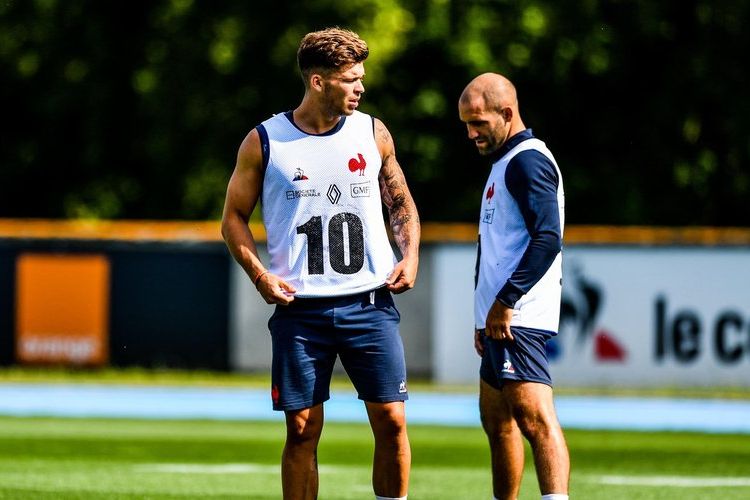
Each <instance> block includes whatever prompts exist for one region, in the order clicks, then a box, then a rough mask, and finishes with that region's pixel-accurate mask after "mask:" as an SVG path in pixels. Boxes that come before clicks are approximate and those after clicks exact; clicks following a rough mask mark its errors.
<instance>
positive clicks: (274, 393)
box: [271, 384, 279, 404]
mask: <svg viewBox="0 0 750 500" xmlns="http://www.w3.org/2000/svg"><path fill="white" fill-rule="evenodd" d="M271 399H272V400H273V404H278V403H279V386H277V385H276V384H274V385H273V387H271Z"/></svg>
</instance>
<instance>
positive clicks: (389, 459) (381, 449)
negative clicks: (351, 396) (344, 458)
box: [365, 401, 411, 498]
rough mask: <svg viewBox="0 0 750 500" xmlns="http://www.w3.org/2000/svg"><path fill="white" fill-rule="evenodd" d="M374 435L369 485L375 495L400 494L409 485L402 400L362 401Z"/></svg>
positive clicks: (396, 495) (408, 457) (409, 466)
mask: <svg viewBox="0 0 750 500" xmlns="http://www.w3.org/2000/svg"><path fill="white" fill-rule="evenodd" d="M365 405H366V406H367V416H368V417H369V418H370V427H372V433H373V435H374V436H375V456H374V458H373V463H372V487H373V490H374V491H375V494H376V495H377V496H381V497H389V498H401V497H404V496H406V494H407V491H408V489H409V470H410V469H411V447H410V446H409V437H408V436H407V433H406V414H405V410H404V402H403V401H394V402H392V403H370V402H367V403H365Z"/></svg>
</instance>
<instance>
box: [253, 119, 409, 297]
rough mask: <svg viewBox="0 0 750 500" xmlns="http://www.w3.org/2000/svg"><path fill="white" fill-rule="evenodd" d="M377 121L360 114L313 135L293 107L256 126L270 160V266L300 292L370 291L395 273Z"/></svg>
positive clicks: (266, 191) (266, 205)
mask: <svg viewBox="0 0 750 500" xmlns="http://www.w3.org/2000/svg"><path fill="white" fill-rule="evenodd" d="M373 125H374V124H373V119H372V117H371V116H369V115H366V114H364V113H360V112H358V111H355V112H354V114H352V115H351V116H346V117H342V118H341V121H340V122H339V124H338V125H337V126H336V127H335V128H334V129H332V130H331V131H329V132H327V133H325V134H321V135H311V134H307V133H305V132H303V131H301V130H300V129H299V128H297V127H296V126H295V125H294V123H293V122H292V113H291V112H288V113H285V114H278V115H275V116H273V117H272V118H270V119H268V120H266V121H264V122H263V123H262V124H261V125H260V126H259V127H258V130H259V132H260V135H261V142H262V144H263V147H264V160H267V166H266V169H265V176H264V180H263V196H262V206H263V222H264V224H265V227H266V233H267V244H268V252H269V254H270V255H271V265H270V270H271V272H272V273H274V274H276V275H278V276H280V277H281V278H282V279H284V280H285V281H287V282H288V283H290V284H291V285H292V286H294V287H295V288H296V289H297V293H296V295H297V296H299V297H330V296H338V295H350V294H353V293H358V292H363V291H368V290H372V289H374V288H377V287H379V286H382V285H383V284H384V283H385V280H386V278H387V277H388V276H389V274H390V273H391V271H392V270H393V266H394V264H395V262H396V259H395V256H394V254H393V249H392V248H391V245H390V242H389V241H388V235H387V233H386V229H385V224H384V222H383V213H382V200H381V198H380V186H379V181H378V174H379V172H380V166H381V163H382V159H381V157H380V152H379V151H378V148H377V144H376V143H375V137H374V130H373ZM266 147H267V149H266Z"/></svg>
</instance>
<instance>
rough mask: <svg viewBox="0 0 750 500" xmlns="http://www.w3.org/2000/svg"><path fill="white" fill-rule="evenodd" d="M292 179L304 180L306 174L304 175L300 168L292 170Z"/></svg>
mask: <svg viewBox="0 0 750 500" xmlns="http://www.w3.org/2000/svg"><path fill="white" fill-rule="evenodd" d="M292 180H293V181H306V180H307V176H306V175H305V173H304V172H303V171H302V169H301V168H298V169H297V170H295V171H294V178H293V179H292Z"/></svg>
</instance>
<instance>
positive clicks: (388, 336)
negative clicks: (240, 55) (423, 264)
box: [222, 28, 420, 499]
mask: <svg viewBox="0 0 750 500" xmlns="http://www.w3.org/2000/svg"><path fill="white" fill-rule="evenodd" d="M368 53H369V51H368V48H367V44H366V43H365V42H364V41H363V40H361V39H360V38H359V36H357V34H356V33H353V32H351V31H347V30H343V29H338V28H331V29H326V30H323V31H318V32H314V33H309V34H307V35H306V36H305V37H304V38H303V39H302V42H301V44H300V46H299V50H298V52H297V60H298V64H299V68H300V71H301V73H302V78H303V80H304V83H305V95H304V97H303V99H302V102H301V104H300V105H299V106H298V107H297V108H295V109H294V110H293V111H288V112H286V113H281V114H278V115H275V116H273V117H272V118H269V119H268V120H266V121H264V122H263V123H262V124H260V125H258V126H257V127H256V128H254V129H253V130H252V131H251V132H250V133H249V134H248V135H247V137H246V138H245V140H244V141H243V143H242V145H241V146H240V150H239V153H238V155H237V165H236V167H235V170H234V173H233V174H232V177H231V179H230V181H229V186H228V189H227V197H226V203H225V206H224V217H223V220H222V234H223V236H224V239H225V241H226V243H227V246H228V247H229V250H230V252H231V253H232V255H233V256H234V258H235V259H236V260H237V262H239V263H240V265H242V267H243V268H244V269H245V271H246V272H247V274H248V276H249V277H250V279H251V280H252V281H253V283H254V284H255V286H256V287H257V289H258V292H259V293H260V294H261V296H263V298H264V299H265V300H266V302H268V303H269V304H276V310H275V312H274V314H273V316H272V317H271V319H270V320H269V323H268V324H269V328H270V330H271V337H272V345H273V361H272V381H271V383H272V390H271V397H272V399H273V406H274V409H275V410H283V411H284V412H285V414H286V427H287V438H286V444H285V446H284V452H283V456H282V465H281V475H282V488H283V491H284V498H285V499H311V498H316V497H317V493H318V464H317V446H318V440H319V439H320V434H321V431H322V428H323V402H324V401H326V400H327V399H328V398H329V385H330V380H331V372H332V370H333V365H334V362H335V360H336V357H337V356H339V357H340V358H341V362H342V364H343V366H344V368H345V369H346V371H347V373H348V374H349V377H350V378H351V380H352V383H353V384H354V387H355V388H356V390H357V392H358V393H359V398H360V399H362V400H364V401H365V406H366V408H367V413H368V416H369V420H370V425H371V427H372V430H373V434H374V436H375V456H374V462H373V475H372V476H373V489H374V492H375V495H376V498H406V493H407V487H408V480H409V469H410V466H411V451H410V447H409V440H408V437H407V434H406V421H405V414H404V401H405V400H406V399H407V398H408V396H407V391H406V369H405V365H404V352H403V346H402V343H401V337H400V336H399V331H398V323H399V313H398V311H396V308H395V306H394V304H393V299H392V297H391V293H401V292H404V291H406V290H409V289H410V288H412V287H413V286H414V281H415V279H416V276H417V267H418V263H419V256H418V250H419V237H420V226H419V216H418V214H417V209H416V206H415V205H414V201H413V199H412V197H411V194H410V193H409V189H408V187H407V185H406V180H405V179H404V174H403V172H402V170H401V167H400V166H399V164H398V161H396V152H395V147H394V144H393V139H392V138H391V135H390V133H389V132H388V130H387V129H386V127H385V125H383V123H382V122H381V121H380V120H378V119H377V118H373V117H371V116H368V115H366V114H363V113H360V112H358V111H357V106H358V104H359V100H360V99H361V98H362V94H363V93H364V91H365V89H364V86H363V84H362V81H363V79H364V76H365V69H364V64H363V63H364V60H365V59H366V58H367V56H368ZM259 198H261V199H262V201H263V204H262V206H263V222H264V224H265V227H266V233H267V245H268V252H269V254H270V266H269V267H265V266H264V264H263V263H262V262H261V261H260V259H259V258H258V252H257V249H256V245H255V241H254V239H253V235H252V234H251V232H250V230H249V228H248V219H249V217H250V214H251V213H252V211H253V208H254V207H255V204H256V202H257V201H258V199H259ZM383 203H384V204H385V205H386V207H387V208H388V212H389V215H390V226H391V229H392V232H393V237H394V239H395V242H396V244H397V245H398V247H399V250H400V251H401V254H402V259H401V261H398V262H397V260H396V258H395V257H394V254H393V251H392V249H391V246H390V243H389V241H388V236H387V233H386V229H385V225H384V223H383V216H382V204H383Z"/></svg>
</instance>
